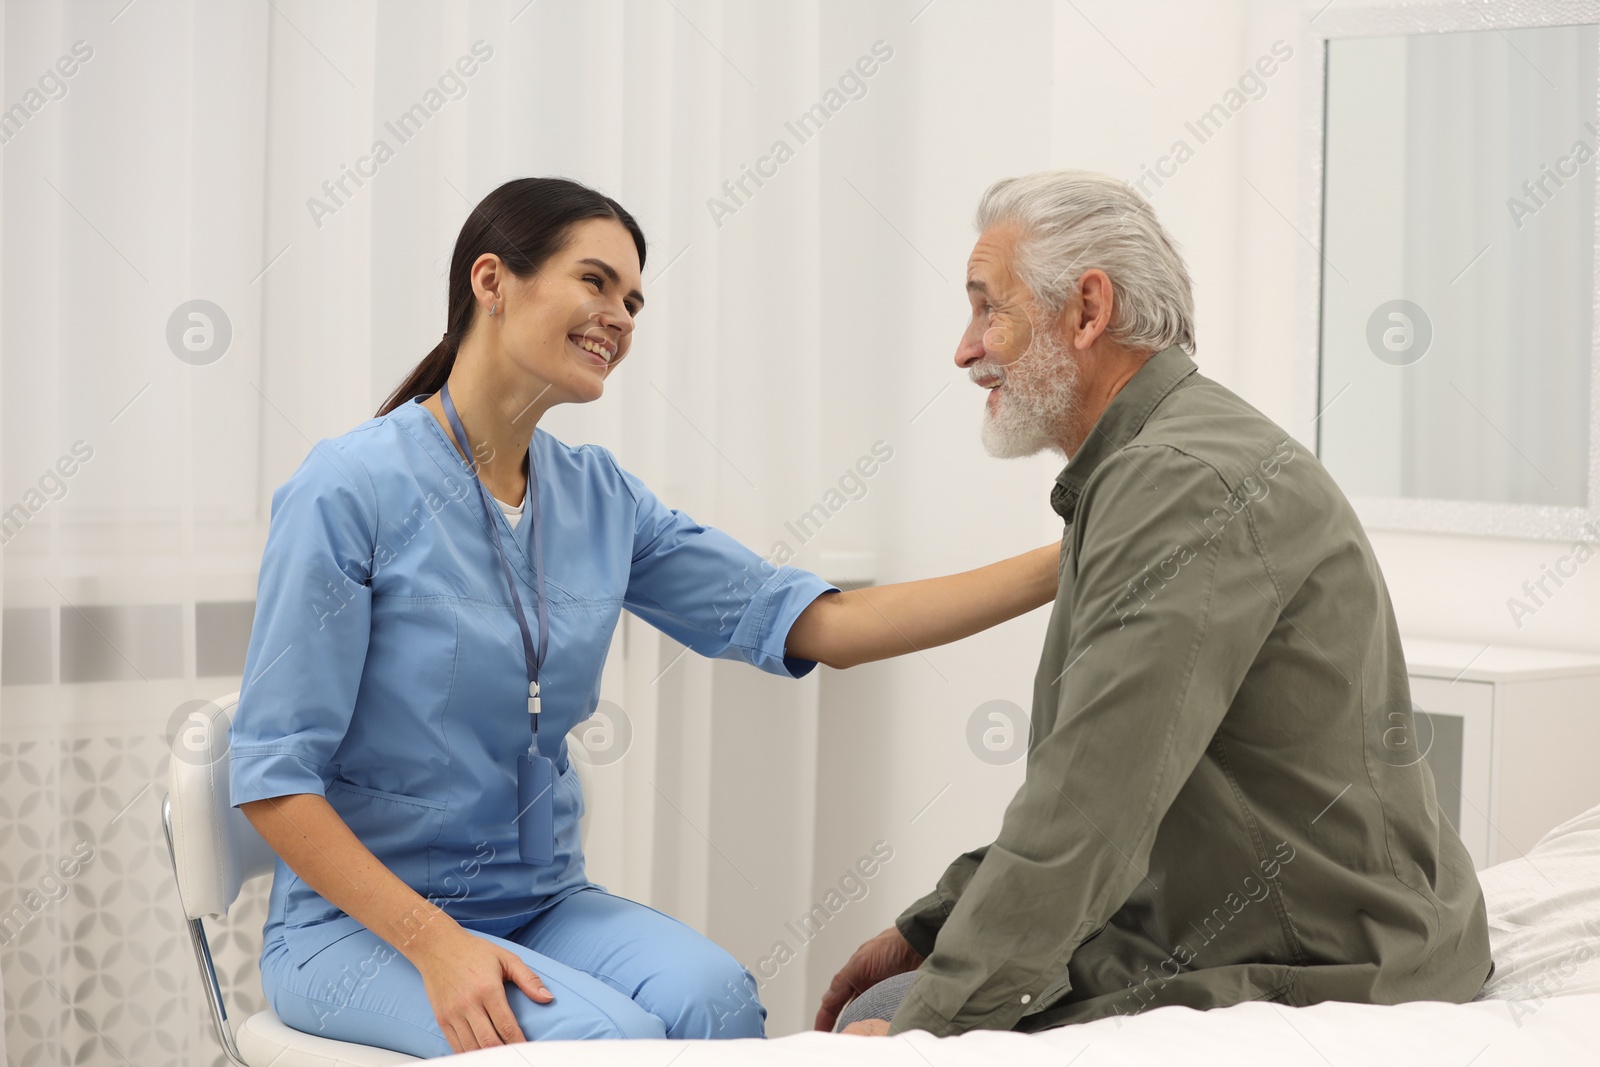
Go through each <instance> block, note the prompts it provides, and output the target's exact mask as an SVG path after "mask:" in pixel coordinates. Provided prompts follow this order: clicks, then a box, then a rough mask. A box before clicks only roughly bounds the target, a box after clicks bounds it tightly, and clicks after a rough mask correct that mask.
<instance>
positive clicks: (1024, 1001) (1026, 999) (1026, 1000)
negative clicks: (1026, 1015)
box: [1022, 993, 1033, 1004]
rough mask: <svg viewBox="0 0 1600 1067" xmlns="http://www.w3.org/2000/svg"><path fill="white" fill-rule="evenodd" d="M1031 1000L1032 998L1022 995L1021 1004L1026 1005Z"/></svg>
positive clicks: (1025, 994)
mask: <svg viewBox="0 0 1600 1067" xmlns="http://www.w3.org/2000/svg"><path fill="white" fill-rule="evenodd" d="M1032 999H1033V997H1031V996H1030V995H1028V994H1027V993H1024V994H1022V1003H1024V1004H1026V1003H1028V1001H1030V1000H1032Z"/></svg>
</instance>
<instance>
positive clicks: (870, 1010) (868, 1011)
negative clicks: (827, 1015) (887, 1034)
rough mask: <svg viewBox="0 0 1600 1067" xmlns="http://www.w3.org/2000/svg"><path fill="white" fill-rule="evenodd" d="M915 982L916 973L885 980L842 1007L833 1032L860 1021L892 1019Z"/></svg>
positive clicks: (909, 972)
mask: <svg viewBox="0 0 1600 1067" xmlns="http://www.w3.org/2000/svg"><path fill="white" fill-rule="evenodd" d="M916 980H917V972H916V971H907V972H906V973H905V974H897V975H895V976H894V977H892V978H885V979H884V980H883V981H881V982H879V983H878V984H877V985H875V986H873V987H872V988H871V989H868V990H867V991H866V992H865V993H862V994H861V995H860V996H859V997H857V998H856V999H854V1000H852V1001H851V1002H850V1003H848V1004H846V1005H845V1006H844V1010H843V1011H841V1012H840V1013H839V1021H838V1022H836V1023H834V1024H833V1032H834V1033H838V1032H839V1031H841V1030H843V1029H844V1028H845V1027H847V1026H849V1025H850V1024H851V1023H858V1022H860V1021H861V1020H862V1019H885V1020H888V1019H892V1018H894V1013H895V1012H896V1011H898V1010H899V1009H900V1002H901V1001H903V1000H905V999H906V994H907V993H909V992H911V983H912V982H915V981H916Z"/></svg>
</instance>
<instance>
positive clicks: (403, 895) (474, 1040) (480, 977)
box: [239, 793, 555, 1052]
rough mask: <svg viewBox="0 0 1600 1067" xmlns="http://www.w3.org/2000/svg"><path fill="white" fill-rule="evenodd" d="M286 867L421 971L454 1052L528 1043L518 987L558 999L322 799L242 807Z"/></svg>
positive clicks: (540, 998)
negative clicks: (517, 1006) (406, 876)
mask: <svg viewBox="0 0 1600 1067" xmlns="http://www.w3.org/2000/svg"><path fill="white" fill-rule="evenodd" d="M239 810H240V811H242V812H244V815H245V818H247V819H249V820H250V825H252V826H254V827H255V828H256V830H257V832H259V833H260V834H261V836H262V837H263V838H265V839H266V842H267V844H269V845H271V846H272V850H273V851H274V852H276V853H277V854H278V855H279V856H282V857H283V861H284V862H285V863H287V864H288V865H289V869H290V870H292V871H294V873H295V874H297V875H299V876H300V878H301V879H302V880H303V881H304V882H305V883H306V884H307V885H309V886H310V887H311V888H312V889H314V890H316V891H317V893H318V894H319V895H320V896H321V897H322V898H323V899H324V900H326V901H328V903H330V904H332V905H333V906H334V907H336V908H339V909H340V910H341V911H343V912H344V913H345V914H347V915H350V916H353V917H354V918H355V920H356V921H357V922H359V923H360V924H361V925H362V926H365V927H366V928H367V929H368V930H371V931H372V932H373V933H375V934H377V935H378V936H379V937H381V938H383V939H384V940H385V941H387V942H388V943H389V944H390V945H391V946H392V947H393V948H394V949H395V951H397V952H399V953H400V955H402V956H404V957H405V958H406V959H408V960H410V961H411V963H412V964H413V965H414V966H415V967H416V968H417V970H418V971H419V972H421V974H422V983H423V988H424V990H425V991H426V992H427V994H428V1003H429V1004H431V1005H432V1006H433V1013H434V1015H435V1017H437V1018H438V1020H439V1027H440V1029H441V1030H443V1031H444V1036H445V1039H446V1040H447V1041H449V1042H450V1048H451V1049H452V1050H454V1051H455V1052H470V1051H471V1050H473V1049H477V1048H491V1047H493V1046H495V1045H510V1044H514V1043H516V1042H520V1041H524V1040H526V1038H525V1037H524V1036H523V1033H522V1028H521V1027H519V1026H518V1025H517V1019H516V1016H515V1015H513V1014H512V1013H511V1005H510V1002H508V1001H507V1000H506V987H505V984H506V983H507V982H514V983H515V984H516V986H517V988H519V989H521V990H522V991H523V992H524V993H526V994H527V995H528V996H529V997H530V998H531V999H532V1000H533V1002H534V1003H535V1004H548V1003H549V1002H550V1001H552V1000H554V999H555V995H554V994H552V993H551V992H550V991H549V990H548V989H546V988H545V986H544V983H543V982H541V981H540V980H539V976H538V975H537V974H534V973H533V971H532V969H530V968H529V967H528V965H527V964H526V963H524V962H522V959H521V957H519V956H517V955H516V953H513V952H508V951H506V950H505V949H502V948H500V947H498V946H496V945H493V944H490V943H489V942H488V941H485V940H484V939H483V938H481V937H477V936H475V935H473V934H471V933H468V932H467V931H466V930H465V929H463V928H462V927H461V926H460V924H458V923H457V922H456V921H455V920H454V919H452V918H451V917H450V916H449V915H447V914H446V913H445V912H444V911H442V910H441V909H440V908H439V907H437V906H436V905H434V904H430V903H429V902H428V901H427V900H425V899H424V898H423V897H422V896H421V895H420V894H419V893H417V891H416V890H414V889H412V888H411V887H410V886H408V885H406V883H405V882H403V881H401V880H400V879H399V878H398V877H397V876H396V875H395V874H394V872H393V871H391V870H389V868H388V867H386V866H384V864H383V861H382V860H380V859H378V857H377V856H374V855H373V854H372V852H371V851H370V850H369V849H368V848H367V846H365V845H363V844H362V843H361V839H360V838H358V837H356V835H355V834H354V833H352V832H351V830H350V827H349V826H347V825H345V821H344V820H343V819H341V818H340V817H339V813H338V812H336V811H334V810H333V805H331V804H329V803H328V801H327V799H326V798H324V797H322V796H319V795H318V794H316V793H295V794H293V795H290V796H282V797H269V798H267V799H265V800H252V801H249V802H247V803H244V804H240V805H239Z"/></svg>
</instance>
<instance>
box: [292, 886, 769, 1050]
mask: <svg viewBox="0 0 1600 1067" xmlns="http://www.w3.org/2000/svg"><path fill="white" fill-rule="evenodd" d="M473 933H475V934H476V935H477V936H479V937H483V938H484V939H486V940H488V941H491V942H493V943H495V944H497V945H500V946H501V947H503V948H507V949H510V950H511V951H513V952H515V953H516V954H517V955H519V956H521V957H522V959H523V960H524V961H526V962H527V964H528V966H529V967H532V968H533V971H534V973H535V974H537V975H538V976H539V977H540V978H541V979H543V980H544V984H545V987H546V988H548V989H549V990H550V992H551V993H554V994H555V999H554V1000H553V1001H551V1002H550V1003H548V1004H539V1003H536V1002H535V1001H533V1000H530V999H529V998H528V997H527V995H526V994H524V993H523V992H522V991H521V990H520V989H518V988H517V987H516V986H514V985H507V986H506V996H507V999H508V1000H509V1001H510V1004H511V1010H512V1013H513V1014H515V1015H516V1017H517V1023H518V1025H519V1026H521V1027H522V1032H523V1034H524V1035H526V1036H527V1038H528V1040H530V1041H566V1040H582V1039H588V1038H619V1037H645V1038H727V1037H765V1036H766V1032H765V1023H766V1018H767V1009H766V1008H765V1007H763V1006H762V1004H761V1001H760V999H759V998H758V996H757V992H756V983H755V979H754V978H752V977H751V976H750V972H748V971H746V970H745V969H744V968H743V967H741V966H740V965H739V963H738V961H736V960H735V959H734V958H733V957H732V956H730V955H728V954H727V953H726V952H724V951H723V950H722V949H720V948H718V947H717V946H716V945H715V944H714V943H712V942H711V941H710V940H708V939H707V938H705V937H703V936H701V935H700V934H698V933H696V932H695V931H694V930H692V929H690V928H689V927H687V926H685V925H684V924H683V923H681V922H679V921H678V920H676V919H674V918H672V917H670V916H667V915H663V914H662V913H661V912H659V911H656V910H655V909H654V908H650V907H647V906H645V905H643V904H639V903H637V902H635V901H632V900H628V899H626V898H623V897H618V896H613V895H611V894H610V893H607V892H606V891H605V890H603V889H601V888H599V887H597V886H590V887H588V888H585V889H580V890H579V891H578V892H576V893H574V894H572V895H571V896H569V897H566V898H565V899H563V900H561V901H559V902H558V903H556V904H555V905H553V906H552V907H550V908H548V909H546V910H545V911H543V912H541V913H540V914H539V915H538V916H536V917H535V918H534V919H532V920H531V921H529V922H527V923H526V924H524V925H523V926H521V927H518V928H517V929H514V930H511V931H509V932H507V933H506V935H505V936H503V937H497V936H495V935H493V934H488V933H482V932H478V931H473ZM261 984H262V988H263V990H264V991H265V993H266V995H267V1001H268V1002H269V1003H270V1004H271V1005H272V1008H273V1010H274V1011H275V1012H277V1014H278V1018H280V1019H282V1020H283V1021H284V1022H285V1023H286V1024H287V1025H289V1026H292V1027H294V1028H295V1029H296V1030H301V1031H304V1032H306V1033H309V1034H316V1035H318V1036H319V1037H327V1038H331V1039H333V1040H335V1041H351V1042H355V1043H356V1044H361V1045H375V1046H378V1047H380V1048H387V1049H393V1050H395V1051H396V1052H403V1053H405V1054H407V1055H410V1056H417V1057H421V1058H428V1057H432V1056H448V1055H450V1043H449V1042H448V1041H446V1040H445V1037H444V1034H443V1033H442V1032H441V1031H440V1029H439V1021H438V1020H437V1019H436V1018H434V1014H433V1007H432V1005H430V1004H429V1002H428V998H427V995H426V994H425V993H424V992H423V987H422V975H421V974H420V973H419V972H418V971H417V969H416V968H415V967H413V966H412V965H411V963H410V961H408V960H407V959H406V958H405V957H404V956H401V955H400V954H399V953H397V952H395V951H394V950H393V949H392V948H390V947H389V946H388V945H387V943H385V942H384V941H383V940H382V939H381V938H379V937H378V935H376V934H374V933H372V932H371V931H369V930H360V931H358V932H357V933H354V934H351V935H350V936H349V937H345V938H342V939H341V940H339V941H335V942H334V943H333V944H332V945H329V946H328V947H327V948H325V949H323V950H322V951H321V952H318V953H317V954H316V955H315V956H313V957H311V959H309V960H307V961H306V962H305V963H304V964H303V965H300V966H296V965H295V963H294V961H293V959H292V958H291V957H290V955H289V952H288V949H287V948H286V947H285V945H284V943H283V939H282V937H281V936H278V937H271V936H269V938H268V941H267V944H266V946H265V948H264V949H263V952H262V957H261Z"/></svg>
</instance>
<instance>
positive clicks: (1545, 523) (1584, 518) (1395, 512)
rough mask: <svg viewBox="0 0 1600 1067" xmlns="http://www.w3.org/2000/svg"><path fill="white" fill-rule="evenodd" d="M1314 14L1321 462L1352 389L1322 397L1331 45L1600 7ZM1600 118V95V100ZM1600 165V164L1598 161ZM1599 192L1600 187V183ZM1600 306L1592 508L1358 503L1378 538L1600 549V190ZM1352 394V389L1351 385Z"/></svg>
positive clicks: (1311, 295)
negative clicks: (1330, 426)
mask: <svg viewBox="0 0 1600 1067" xmlns="http://www.w3.org/2000/svg"><path fill="white" fill-rule="evenodd" d="M1331 6H1332V5H1331V4H1330V5H1329V6H1325V7H1323V8H1322V10H1321V12H1317V13H1312V14H1310V16H1309V18H1310V23H1309V25H1308V27H1307V32H1308V34H1309V37H1310V43H1311V46H1312V47H1311V48H1310V49H1308V51H1309V53H1310V55H1311V62H1312V64H1313V65H1314V69H1313V70H1312V71H1310V72H1309V75H1310V77H1311V78H1312V79H1313V80H1314V85H1315V90H1314V91H1313V92H1310V93H1308V94H1307V98H1308V100H1309V101H1310V105H1311V106H1310V115H1309V116H1308V122H1309V129H1308V134H1309V136H1308V138H1307V142H1306V143H1307V144H1308V145H1309V146H1310V150H1309V151H1308V152H1307V153H1306V155H1307V172H1306V189H1307V192H1308V196H1307V212H1308V217H1307V219H1306V229H1305V231H1304V232H1305V233H1307V234H1309V235H1310V236H1309V238H1308V240H1309V242H1310V244H1311V246H1312V248H1313V249H1314V250H1315V252H1316V261H1315V263H1314V265H1313V267H1312V269H1311V270H1310V271H1308V272H1306V274H1307V276H1308V281H1307V282H1306V283H1305V284H1306V287H1307V292H1306V293H1305V296H1304V298H1303V304H1302V306H1303V307H1306V308H1309V309H1310V313H1309V316H1308V320H1309V321H1308V322H1307V323H1306V325H1305V327H1304V328H1305V329H1306V330H1307V331H1308V332H1309V351H1310V352H1311V353H1312V359H1311V360H1310V381H1309V383H1307V384H1308V385H1309V388H1308V389H1304V388H1303V390H1302V393H1301V395H1302V397H1309V398H1310V403H1309V406H1308V407H1306V408H1305V409H1304V411H1303V417H1302V420H1301V425H1304V426H1309V427H1310V430H1311V435H1312V438H1313V441H1314V448H1315V450H1316V453H1317V458H1318V460H1319V461H1321V458H1322V428H1321V425H1320V421H1321V418H1322V414H1323V413H1324V412H1326V411H1327V410H1328V409H1329V408H1331V407H1332V406H1333V405H1334V404H1336V403H1338V402H1339V398H1340V397H1341V396H1342V395H1343V393H1344V390H1340V391H1339V393H1336V394H1335V395H1334V396H1333V397H1331V398H1327V399H1324V398H1323V396H1322V291H1323V281H1324V279H1323V272H1324V269H1325V265H1326V260H1325V259H1324V258H1323V255H1322V248H1323V227H1324V225H1325V223H1326V220H1325V219H1324V217H1323V195H1324V188H1325V186H1324V183H1325V179H1326V167H1325V166H1324V160H1325V158H1326V152H1327V141H1326V130H1325V119H1326V115H1327V97H1328V81H1327V67H1328V47H1329V43H1330V42H1332V41H1335V40H1339V39H1342V38H1350V37H1394V36H1402V35H1404V36H1411V35H1418V34H1424V33H1457V32H1463V31H1471V30H1514V29H1529V28H1532V27H1540V26H1575V25H1596V24H1600V0H1515V2H1507V0H1473V2H1469V3H1465V4H1463V3H1461V2H1460V0H1453V2H1450V3H1420V4H1409V5H1406V6H1402V7H1368V8H1354V7H1352V8H1333V9H1332V10H1330V9H1329V8H1330V7H1331ZM1596 97H1597V99H1596V105H1597V113H1600V87H1597V93H1596ZM1593 165H1595V166H1600V159H1597V160H1595V161H1594V164H1593ZM1596 187H1597V190H1600V181H1597V186H1596ZM1595 221H1596V225H1595V234H1596V244H1595V273H1594V277H1595V304H1594V318H1593V322H1592V324H1591V331H1592V332H1591V335H1590V371H1589V486H1588V494H1587V496H1586V497H1585V502H1586V504H1587V506H1586V507H1572V506H1563V505H1542V504H1501V503H1490V502H1484V501H1475V500H1437V499H1426V498H1420V497H1419V498H1402V497H1373V496H1351V497H1350V502H1351V504H1352V505H1354V507H1355V509H1356V514H1357V515H1359V516H1360V518H1361V522H1362V524H1363V525H1364V526H1366V527H1367V528H1368V529H1369V530H1402V531H1417V532H1428V533H1452V534H1468V535H1477V536H1493V537H1521V538H1530V539H1535V540H1551V541H1576V540H1585V539H1587V540H1590V541H1600V192H1597V193H1596V196H1595ZM1346 388H1348V386H1347V387H1346Z"/></svg>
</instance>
